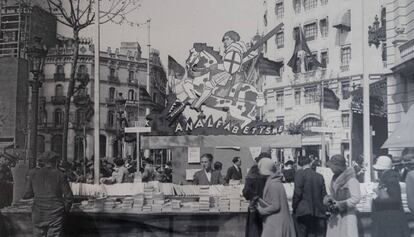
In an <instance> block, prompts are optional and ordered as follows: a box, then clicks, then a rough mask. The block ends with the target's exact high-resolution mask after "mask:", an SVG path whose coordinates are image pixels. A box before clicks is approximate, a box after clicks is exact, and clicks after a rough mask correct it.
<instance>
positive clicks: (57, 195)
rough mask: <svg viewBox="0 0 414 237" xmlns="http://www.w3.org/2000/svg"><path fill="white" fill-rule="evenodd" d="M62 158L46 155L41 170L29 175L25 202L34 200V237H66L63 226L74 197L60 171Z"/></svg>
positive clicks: (31, 172) (51, 154)
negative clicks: (60, 159) (58, 163)
mask: <svg viewBox="0 0 414 237" xmlns="http://www.w3.org/2000/svg"><path fill="white" fill-rule="evenodd" d="M58 158H59V157H58V155H57V154H56V153H54V152H50V151H48V152H45V153H43V154H42V155H41V156H40V157H39V159H38V163H39V164H38V165H39V167H38V168H35V169H32V170H30V171H29V173H28V175H27V181H26V190H25V194H24V196H23V199H29V198H34V201H33V206H32V222H33V236H62V235H63V222H64V217H65V214H66V213H67V212H69V211H70V208H71V205H72V199H73V194H72V190H71V189H70V186H69V183H68V181H67V179H66V178H65V176H64V174H63V173H62V172H61V171H59V170H58V169H57V168H56V165H57V161H58Z"/></svg>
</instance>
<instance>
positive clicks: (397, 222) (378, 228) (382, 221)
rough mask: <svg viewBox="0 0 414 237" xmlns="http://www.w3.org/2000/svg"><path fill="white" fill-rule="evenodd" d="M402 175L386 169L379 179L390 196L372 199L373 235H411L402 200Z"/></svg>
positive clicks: (384, 236)
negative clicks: (400, 181)
mask: <svg viewBox="0 0 414 237" xmlns="http://www.w3.org/2000/svg"><path fill="white" fill-rule="evenodd" d="M399 179H400V175H399V174H398V173H397V172H396V171H394V170H387V171H385V172H384V173H383V174H382V175H381V177H380V181H379V186H378V187H379V188H380V189H384V190H385V191H386V193H387V194H388V198H385V197H377V198H375V199H374V200H373V201H372V214H371V215H372V228H371V229H372V236H373V237H387V236H393V237H406V236H410V232H409V229H408V223H407V219H406V216H405V212H404V209H403V206H402V200H401V187H400V184H399Z"/></svg>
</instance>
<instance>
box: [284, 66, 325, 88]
mask: <svg viewBox="0 0 414 237" xmlns="http://www.w3.org/2000/svg"><path fill="white" fill-rule="evenodd" d="M325 78H326V69H322V70H312V71H307V72H304V73H295V77H294V78H293V79H292V80H291V84H292V85H299V84H308V83H314V82H320V81H321V80H323V79H325Z"/></svg>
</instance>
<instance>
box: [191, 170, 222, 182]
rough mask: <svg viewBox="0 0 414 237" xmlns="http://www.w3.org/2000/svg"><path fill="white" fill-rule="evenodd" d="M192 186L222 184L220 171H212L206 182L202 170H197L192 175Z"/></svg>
mask: <svg viewBox="0 0 414 237" xmlns="http://www.w3.org/2000/svg"><path fill="white" fill-rule="evenodd" d="M193 184H195V185H216V184H224V180H223V176H222V175H221V173H220V171H217V170H212V171H211V179H210V181H208V179H207V175H206V173H205V171H204V170H199V171H197V172H195V173H194V178H193Z"/></svg>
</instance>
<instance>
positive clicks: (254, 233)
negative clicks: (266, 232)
mask: <svg viewBox="0 0 414 237" xmlns="http://www.w3.org/2000/svg"><path fill="white" fill-rule="evenodd" d="M266 180H267V177H266V176H263V175H261V174H260V173H259V169H258V167H257V165H254V166H252V168H250V170H249V172H248V173H247V175H246V180H245V183H244V188H243V196H244V197H245V198H246V200H249V201H250V205H249V209H248V211H247V220H246V230H245V236H246V237H258V236H260V235H261V234H262V230H263V223H262V218H261V216H260V214H259V213H258V212H257V210H256V207H255V206H256V202H255V198H256V197H260V198H263V190H264V187H265V185H266Z"/></svg>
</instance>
